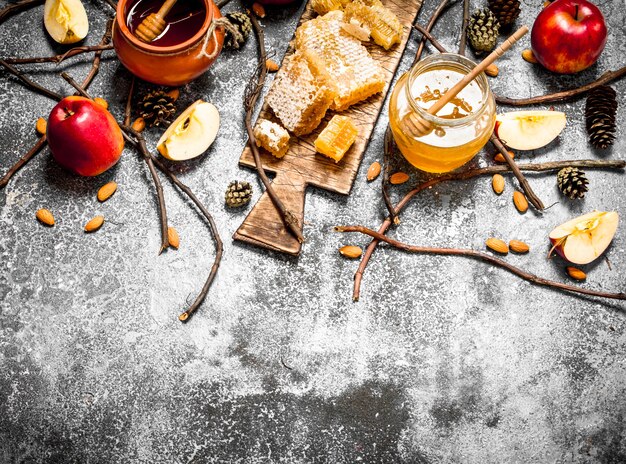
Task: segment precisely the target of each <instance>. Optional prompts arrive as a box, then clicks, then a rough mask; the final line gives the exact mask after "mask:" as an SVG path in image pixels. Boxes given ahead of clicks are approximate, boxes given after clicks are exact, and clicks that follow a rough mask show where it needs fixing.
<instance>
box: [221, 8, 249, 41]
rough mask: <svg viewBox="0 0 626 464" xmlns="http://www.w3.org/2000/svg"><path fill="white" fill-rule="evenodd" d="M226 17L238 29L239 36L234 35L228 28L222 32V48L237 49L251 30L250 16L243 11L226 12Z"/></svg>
mask: <svg viewBox="0 0 626 464" xmlns="http://www.w3.org/2000/svg"><path fill="white" fill-rule="evenodd" d="M226 19H228V21H229V22H230V23H231V24H232V25H233V26H234V27H235V28H236V29H237V30H238V31H239V33H240V34H241V37H240V38H237V37H235V36H234V35H233V34H232V33H231V32H230V31H229V30H228V29H226V31H225V33H224V48H234V49H238V48H239V47H241V46H242V45H243V44H244V43H245V42H246V40H247V39H248V36H249V35H250V31H252V23H251V22H250V17H249V16H248V15H247V14H245V13H239V12H237V13H228V14H227V15H226Z"/></svg>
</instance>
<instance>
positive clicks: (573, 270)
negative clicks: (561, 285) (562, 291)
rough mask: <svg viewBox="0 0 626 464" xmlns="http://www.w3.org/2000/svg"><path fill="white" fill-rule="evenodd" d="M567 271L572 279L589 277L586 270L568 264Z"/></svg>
mask: <svg viewBox="0 0 626 464" xmlns="http://www.w3.org/2000/svg"><path fill="white" fill-rule="evenodd" d="M566 269H567V273H568V274H569V276H570V277H571V278H572V279H575V280H585V279H586V278H587V274H585V273H584V271H582V270H580V269H578V268H577V267H573V266H567V268H566Z"/></svg>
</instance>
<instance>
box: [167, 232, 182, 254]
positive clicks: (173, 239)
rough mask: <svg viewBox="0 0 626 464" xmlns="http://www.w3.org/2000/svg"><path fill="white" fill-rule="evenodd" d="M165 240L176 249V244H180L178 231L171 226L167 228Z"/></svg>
mask: <svg viewBox="0 0 626 464" xmlns="http://www.w3.org/2000/svg"><path fill="white" fill-rule="evenodd" d="M167 241H168V242H169V244H170V246H171V247H172V248H174V249H176V250H178V246H179V245H180V237H178V232H176V229H174V228H173V227H168V228H167Z"/></svg>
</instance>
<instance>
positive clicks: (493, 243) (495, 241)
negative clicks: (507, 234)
mask: <svg viewBox="0 0 626 464" xmlns="http://www.w3.org/2000/svg"><path fill="white" fill-rule="evenodd" d="M485 245H487V248H489V249H491V250H493V251H495V252H496V253H502V254H503V255H506V254H507V253H508V252H509V247H508V246H507V244H506V243H505V242H504V241H503V240H500V239H499V238H493V237H492V238H488V239H487V240H486V241H485Z"/></svg>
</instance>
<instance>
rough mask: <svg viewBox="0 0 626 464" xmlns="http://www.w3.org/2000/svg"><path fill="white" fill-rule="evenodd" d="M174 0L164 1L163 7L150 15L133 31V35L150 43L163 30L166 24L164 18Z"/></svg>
mask: <svg viewBox="0 0 626 464" xmlns="http://www.w3.org/2000/svg"><path fill="white" fill-rule="evenodd" d="M175 3H176V0H165V3H163V6H161V8H159V11H157V12H156V13H150V14H149V15H148V17H147V18H146V19H144V20H143V21H141V24H140V25H139V26H137V29H135V35H136V36H137V37H138V38H139V39H140V40H142V41H144V42H146V43H150V42H152V41H153V40H154V39H156V38H157V37H158V36H160V35H161V34H162V33H163V31H164V30H165V26H167V23H166V22H165V17H166V16H167V14H168V13H169V12H170V10H171V9H172V7H173V6H174V4H175Z"/></svg>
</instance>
